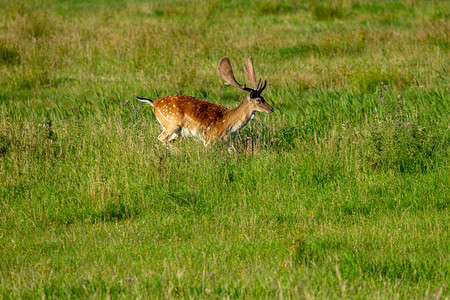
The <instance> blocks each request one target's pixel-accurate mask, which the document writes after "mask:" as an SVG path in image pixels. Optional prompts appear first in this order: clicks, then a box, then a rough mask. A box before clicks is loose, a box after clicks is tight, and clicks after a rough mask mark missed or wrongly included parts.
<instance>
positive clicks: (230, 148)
mask: <svg viewBox="0 0 450 300" xmlns="http://www.w3.org/2000/svg"><path fill="white" fill-rule="evenodd" d="M227 144H228V147H227V150H228V153H230V154H233V153H236V149H235V148H234V143H233V138H232V137H231V134H230V135H228V137H227Z"/></svg>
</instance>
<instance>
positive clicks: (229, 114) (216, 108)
mask: <svg viewBox="0 0 450 300" xmlns="http://www.w3.org/2000/svg"><path fill="white" fill-rule="evenodd" d="M217 69H218V71H219V76H220V77H221V78H222V79H223V80H224V81H225V84H227V85H233V86H235V87H237V88H239V89H241V90H243V91H246V92H247V95H246V96H245V98H244V100H242V102H241V103H240V104H239V105H238V106H237V107H236V108H234V109H228V108H226V107H224V106H222V105H219V104H216V103H213V102H210V101H208V100H203V99H198V98H195V97H192V96H186V95H179V94H177V95H170V96H165V97H162V98H158V99H156V100H150V99H148V98H143V97H136V99H137V100H138V101H140V102H143V103H146V104H149V105H151V106H152V107H153V112H154V114H155V117H156V119H157V120H158V122H159V123H160V125H161V127H162V129H163V131H162V132H161V134H160V135H159V136H158V140H159V141H161V142H162V143H163V144H164V145H165V146H166V147H167V148H168V147H169V146H170V144H171V142H172V141H174V140H175V139H177V138H178V137H180V136H183V137H197V138H199V139H200V140H202V141H203V143H204V145H205V147H206V146H208V145H209V144H210V143H211V142H214V141H218V140H225V141H226V140H228V145H229V147H228V150H229V151H230V150H234V147H233V146H232V139H233V138H234V136H235V135H236V133H237V132H238V131H239V130H240V129H242V128H243V127H244V126H245V125H247V123H248V122H249V121H251V120H252V119H253V118H254V117H255V112H257V111H259V112H265V113H268V114H270V113H272V112H273V110H274V109H273V107H271V106H270V105H269V104H268V103H267V102H266V100H265V99H264V98H263V97H262V96H261V94H262V92H263V91H264V89H265V88H266V86H267V81H264V84H263V83H262V82H261V79H259V81H258V82H257V81H256V78H255V70H254V67H253V60H252V57H251V56H250V57H249V58H248V60H247V62H246V66H244V71H245V73H246V74H247V80H248V81H249V82H250V83H251V85H252V86H253V88H250V87H247V86H246V85H241V84H239V83H238V82H237V81H236V79H235V77H234V73H233V69H232V67H231V63H230V59H229V58H228V57H223V58H221V59H220V61H219V66H218V68H217Z"/></svg>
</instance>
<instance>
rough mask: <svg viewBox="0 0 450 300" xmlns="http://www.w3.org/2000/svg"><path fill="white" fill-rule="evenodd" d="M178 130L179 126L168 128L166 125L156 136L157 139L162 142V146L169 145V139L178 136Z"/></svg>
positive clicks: (171, 139)
mask: <svg viewBox="0 0 450 300" xmlns="http://www.w3.org/2000/svg"><path fill="white" fill-rule="evenodd" d="M179 131H180V127H173V128H169V127H166V128H165V129H164V131H163V132H161V134H160V135H159V136H158V140H159V141H160V142H161V143H163V144H164V146H166V147H169V146H171V144H169V143H170V142H171V141H173V140H175V139H176V138H178V137H179V136H180V135H179Z"/></svg>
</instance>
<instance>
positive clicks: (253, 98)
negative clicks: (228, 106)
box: [217, 56, 273, 114]
mask: <svg viewBox="0 0 450 300" xmlns="http://www.w3.org/2000/svg"><path fill="white" fill-rule="evenodd" d="M217 69H218V71H219V76H220V78H222V79H223V80H225V84H229V85H234V86H235V87H237V88H239V89H241V90H244V91H246V92H249V93H248V95H247V97H246V99H245V100H244V101H248V103H247V105H248V106H249V108H250V109H252V110H253V111H260V112H265V113H268V114H270V113H272V112H273V107H271V106H270V105H269V104H268V103H267V102H266V100H265V99H264V98H263V97H262V96H261V93H262V92H263V91H264V89H265V88H266V86H267V81H264V84H262V82H261V79H259V81H258V82H256V78H255V69H254V68H253V60H252V57H251V56H250V57H249V58H248V60H247V62H246V66H244V71H245V73H247V80H248V81H249V82H250V83H251V84H252V86H253V88H249V87H247V86H246V85H241V84H239V83H238V82H237V81H236V79H235V78H234V74H233V68H232V67H231V64H230V59H229V58H228V57H226V56H225V57H223V58H222V59H221V60H220V61H219V67H218V68H217Z"/></svg>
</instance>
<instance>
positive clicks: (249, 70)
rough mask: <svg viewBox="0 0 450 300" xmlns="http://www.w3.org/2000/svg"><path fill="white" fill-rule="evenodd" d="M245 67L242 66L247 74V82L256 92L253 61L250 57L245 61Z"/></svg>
mask: <svg viewBox="0 0 450 300" xmlns="http://www.w3.org/2000/svg"><path fill="white" fill-rule="evenodd" d="M246 64H247V66H244V71H245V73H247V80H248V81H250V83H251V84H253V88H254V89H255V90H257V88H258V85H257V84H256V79H255V69H254V68H253V60H252V57H251V56H250V57H249V58H248V60H247V63H246Z"/></svg>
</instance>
